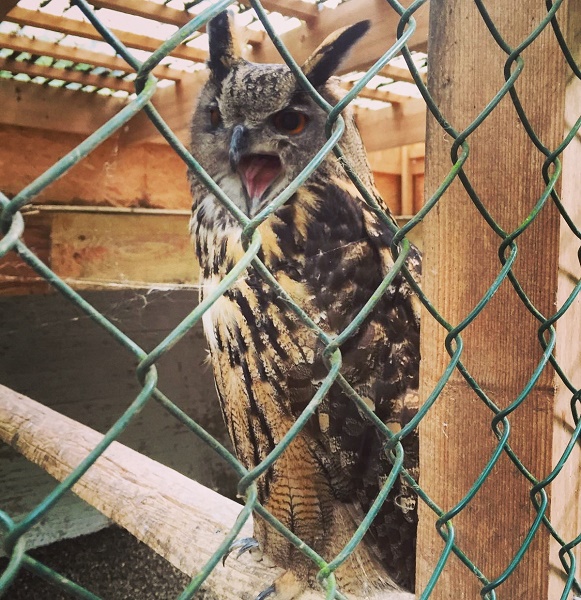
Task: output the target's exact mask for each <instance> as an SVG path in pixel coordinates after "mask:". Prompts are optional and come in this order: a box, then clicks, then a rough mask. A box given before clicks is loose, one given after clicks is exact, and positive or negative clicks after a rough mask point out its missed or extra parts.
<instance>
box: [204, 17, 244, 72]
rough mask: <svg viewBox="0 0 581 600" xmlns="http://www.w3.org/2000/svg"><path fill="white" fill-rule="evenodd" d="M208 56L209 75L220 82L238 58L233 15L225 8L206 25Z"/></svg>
mask: <svg viewBox="0 0 581 600" xmlns="http://www.w3.org/2000/svg"><path fill="white" fill-rule="evenodd" d="M207 32H208V38H209V46H210V56H209V58H208V68H209V69H210V73H211V76H212V77H213V78H214V79H215V80H216V81H217V82H218V83H221V82H222V81H223V79H224V78H225V77H226V75H228V72H229V71H230V69H231V68H232V66H233V65H234V64H235V63H236V62H238V61H239V60H240V50H239V46H238V41H237V39H236V31H235V28H234V23H233V15H232V13H231V12H230V11H227V10H225V11H224V12H221V13H220V14H219V15H217V16H215V17H214V18H213V19H212V20H211V21H210V22H209V23H208V26H207Z"/></svg>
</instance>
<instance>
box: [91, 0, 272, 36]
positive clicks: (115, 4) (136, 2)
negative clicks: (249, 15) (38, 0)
mask: <svg viewBox="0 0 581 600" xmlns="http://www.w3.org/2000/svg"><path fill="white" fill-rule="evenodd" d="M91 4H92V5H93V6H94V7H95V8H108V9H109V10H116V11H118V12H122V13H125V14H127V15H133V16H136V17H143V18H144V19H152V20H154V21H158V22H159V23H166V24H167V25H175V26H176V27H183V26H184V25H185V24H186V23H189V22H190V21H191V20H192V19H193V18H194V17H195V15H194V14H192V13H189V12H187V11H184V10H178V9H176V8H171V7H169V6H164V5H162V4H157V3H155V2H149V1H148V0H91ZM200 31H205V28H201V29H200ZM264 35H265V34H264V32H263V31H253V30H251V29H248V30H246V31H245V32H244V39H245V41H246V42H247V43H248V44H250V45H252V46H254V45H259V44H261V43H262V40H263V39H264Z"/></svg>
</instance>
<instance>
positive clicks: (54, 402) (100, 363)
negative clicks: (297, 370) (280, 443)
mask: <svg viewBox="0 0 581 600" xmlns="http://www.w3.org/2000/svg"><path fill="white" fill-rule="evenodd" d="M83 297H84V298H85V299H86V300H87V301H88V302H90V303H91V304H92V305H93V306H95V308H97V309H98V310H99V311H101V312H102V313H103V314H104V315H105V316H106V317H107V318H109V319H110V320H111V321H112V322H113V323H115V324H116V325H117V326H118V327H119V328H120V329H121V330H122V331H124V332H125V333H126V334H127V335H130V336H131V337H132V339H134V340H135V341H136V342H137V343H138V344H140V345H141V346H142V347H143V348H146V349H151V348H153V347H155V346H156V345H157V344H158V343H159V342H160V341H161V340H162V339H163V338H164V337H165V336H166V335H168V334H169V332H170V331H171V329H173V327H175V326H176V325H177V324H178V323H179V322H180V321H181V320H182V319H183V318H184V317H185V316H186V315H187V314H188V313H189V312H190V311H191V310H192V309H193V308H194V307H195V306H196V304H197V302H198V293H197V292H196V291H193V290H188V291H182V290H173V291H171V292H168V291H156V290H148V289H142V290H120V291H105V292H103V291H101V292H95V291H90V292H89V291H84V292H83ZM0 356H1V359H0V382H2V384H4V385H6V386H9V387H11V388H12V389H14V390H17V391H18V392H20V393H23V394H26V395H28V396H34V397H35V398H36V399H37V400H38V401H40V402H42V403H43V404H44V405H46V406H47V407H49V408H52V409H53V410H56V411H58V412H59V413H62V414H64V415H66V416H67V417H69V418H71V419H74V420H77V421H81V422H82V423H84V424H85V425H88V426H90V427H92V428H93V429H96V430H97V431H100V432H104V431H106V430H107V429H108V428H109V427H110V426H111V424H112V423H113V421H114V420H115V419H116V418H118V417H119V415H120V414H121V412H122V411H123V410H124V408H125V407H126V406H127V405H128V404H129V403H130V402H131V401H132V400H133V398H135V396H136V395H137V393H138V392H139V389H140V386H139V383H138V381H137V378H136V376H135V358H134V357H133V356H132V355H131V354H130V353H128V352H127V351H126V350H125V349H124V348H123V347H121V346H120V345H119V344H118V343H117V342H115V341H114V340H113V338H111V337H110V336H109V335H108V334H107V333H106V332H105V331H104V330H103V329H101V328H100V327H98V326H97V325H96V324H95V323H93V322H92V321H91V320H90V319H89V318H88V317H86V316H85V315H84V314H83V313H81V312H80V311H79V310H78V309H76V308H75V307H74V306H73V305H72V304H71V303H69V302H67V301H65V300H64V299H63V298H62V297H61V296H60V295H58V294H51V295H47V296H28V297H27V296H21V297H18V298H0ZM205 359H206V346H205V341H204V337H203V333H202V330H201V326H200V325H196V326H195V327H194V328H193V329H192V330H191V331H190V333H188V335H187V337H186V339H185V340H184V341H183V342H182V343H180V344H178V345H176V346H175V347H174V348H173V350H172V351H171V353H170V354H169V356H168V357H165V358H164V359H162V360H161V361H160V362H159V364H158V370H159V374H160V387H161V389H163V390H164V392H165V393H166V394H167V395H168V396H169V397H170V398H171V399H172V400H173V401H175V402H176V403H177V404H178V405H179V406H180V407H181V408H183V409H184V410H185V411H186V412H187V413H188V414H189V415H190V416H191V417H192V418H194V419H196V421H198V422H199V423H200V424H201V425H202V426H203V427H205V428H206V430H207V431H209V432H210V433H212V435H214V436H215V437H216V438H217V439H218V440H220V441H221V442H222V443H225V444H228V441H227V435H226V431H225V427H224V424H223V422H222V416H221V414H220V410H219V406H218V401H217V398H216V396H215V390H214V383H213V379H212V375H211V372H210V370H209V369H208V368H206V366H205ZM120 441H121V442H122V443H124V444H126V445H128V446H129V447H131V448H134V449H136V450H139V451H140V452H142V453H143V454H146V455H147V456H149V457H151V458H153V459H155V460H157V461H160V462H162V463H163V464H165V465H167V466H169V467H171V468H172V469H176V470H177V471H179V472H180V473H182V474H184V475H186V476H188V477H192V478H195V479H196V480H197V481H199V482H200V483H202V484H203V485H205V486H208V487H211V488H212V489H214V490H218V491H220V492H221V493H223V494H228V495H230V496H231V497H232V496H233V495H234V493H235V483H234V481H233V478H232V472H231V471H230V470H229V469H228V468H227V467H226V465H225V464H224V462H223V461H222V460H221V459H220V458H219V457H218V456H216V454H215V453H214V452H213V451H212V450H210V448H208V447H207V446H206V445H205V444H204V443H203V442H201V441H200V440H199V439H198V438H197V437H196V436H194V435H193V434H192V433H191V432H190V431H189V430H187V429H186V428H185V427H183V426H181V425H179V424H178V422H177V421H176V420H175V419H174V418H173V417H171V416H170V415H169V414H168V413H167V412H166V411H164V410H163V409H161V408H160V407H159V406H158V405H157V404H156V403H151V404H148V405H147V406H146V407H145V408H144V409H143V411H142V412H141V413H140V414H139V415H137V416H136V418H135V420H134V421H133V423H132V424H131V426H130V427H129V428H128V429H127V430H126V431H125V432H124V433H123V435H122V437H121V438H120ZM0 446H2V444H0ZM0 473H2V477H1V479H2V485H1V486H0V507H1V508H2V509H3V510H7V511H8V513H9V514H10V515H11V516H12V517H13V518H21V517H22V516H24V515H25V514H26V513H27V512H28V511H30V510H31V509H32V508H34V506H36V505H37V504H38V503H39V502H40V500H41V499H42V498H43V497H44V496H46V495H47V494H48V493H49V492H50V491H51V489H52V488H54V486H55V482H54V480H52V479H51V478H50V477H48V476H46V474H45V473H44V472H43V471H41V470H40V469H38V468H37V467H35V466H33V465H31V464H30V463H29V462H28V461H26V460H24V459H23V458H22V457H21V456H19V455H17V454H16V453H15V452H14V451H13V450H11V449H9V448H7V447H2V449H0ZM106 524H107V520H106V519H105V518H103V516H102V515H101V514H100V513H97V512H96V511H94V510H92V509H89V507H88V506H86V505H85V504H84V503H82V502H80V501H79V500H78V499H76V500H75V497H74V496H73V495H70V496H69V497H67V499H66V500H65V504H64V505H62V504H61V503H59V504H58V505H57V510H55V512H53V513H51V518H50V519H48V520H46V521H43V523H42V524H41V525H40V526H38V527H35V528H34V530H33V531H32V532H31V533H30V534H29V535H28V536H27V544H28V545H29V547H33V546H38V545H44V544H47V543H50V542H54V541H56V540H58V539H62V538H63V537H73V536H75V535H80V534H85V533H90V532H92V531H95V530H96V529H99V528H101V527H103V526H104V525H106Z"/></svg>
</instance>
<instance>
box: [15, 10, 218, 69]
mask: <svg viewBox="0 0 581 600" xmlns="http://www.w3.org/2000/svg"><path fill="white" fill-rule="evenodd" d="M6 20H7V21H11V22H12V23H18V24H19V25H29V26H31V27H40V28H42V29H49V30H50V31H58V32H59V33H64V34H66V35H76V36H79V37H83V38H87V39H89V40H102V39H103V38H102V37H101V34H100V33H99V32H98V31H97V30H96V29H95V28H94V27H93V26H92V25H91V24H90V23H86V22H85V21H79V20H77V19H67V18H66V17H57V16H54V15H50V14H47V13H43V12H41V11H39V10H27V9H25V8H20V7H18V6H17V7H15V8H14V9H12V10H11V11H10V14H9V15H8V16H7V17H6ZM111 31H112V33H114V34H115V35H116V36H117V38H118V39H119V40H120V41H121V42H122V43H123V44H125V46H127V47H128V48H137V49H138V50H146V51H148V52H153V51H154V50H157V48H159V46H161V45H162V44H163V42H164V40H161V39H156V38H152V37H148V36H146V35H140V34H137V33H128V32H126V31H120V30H118V29H112V30H111ZM171 55H172V56H175V57H176V58H183V59H184V60H191V61H194V62H204V61H205V60H206V58H207V57H208V53H207V52H205V51H203V50H200V49H199V48H192V47H190V46H184V45H183V44H181V45H180V46H177V47H176V48H174V50H173V51H172V53H171Z"/></svg>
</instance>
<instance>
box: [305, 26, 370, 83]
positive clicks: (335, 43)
mask: <svg viewBox="0 0 581 600" xmlns="http://www.w3.org/2000/svg"><path fill="white" fill-rule="evenodd" d="M369 26H370V22H369V21H359V22H358V23H355V24H354V25H349V26H347V27H343V29H339V30H337V31H335V32H334V33H332V34H331V35H330V36H329V37H327V38H326V39H325V41H324V42H323V43H322V44H321V45H320V46H319V47H318V48H317V49H316V50H315V51H314V52H313V54H311V56H310V57H309V58H308V59H307V61H306V62H305V64H304V65H303V67H302V69H303V73H304V74H305V75H306V77H307V79H308V80H309V81H310V82H311V83H312V84H313V86H314V87H316V88H317V87H320V86H321V85H323V84H324V83H325V82H326V81H327V79H329V77H331V75H333V74H334V73H335V71H336V70H337V69H338V68H339V65H340V64H341V63H342V62H343V60H344V59H345V57H346V56H347V53H348V52H349V50H351V47H352V46H353V44H355V42H357V41H358V40H359V38H360V37H361V36H363V35H365V33H367V31H368V29H369Z"/></svg>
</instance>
